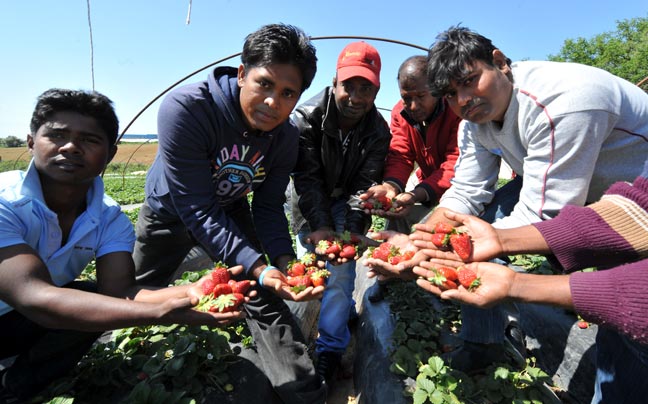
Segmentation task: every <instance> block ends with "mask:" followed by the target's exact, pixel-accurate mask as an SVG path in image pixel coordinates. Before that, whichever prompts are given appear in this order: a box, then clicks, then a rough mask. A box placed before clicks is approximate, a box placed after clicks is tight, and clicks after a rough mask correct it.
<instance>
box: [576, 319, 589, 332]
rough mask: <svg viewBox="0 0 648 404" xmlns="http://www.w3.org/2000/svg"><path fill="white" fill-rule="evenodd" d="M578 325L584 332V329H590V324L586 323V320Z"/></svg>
mask: <svg viewBox="0 0 648 404" xmlns="http://www.w3.org/2000/svg"><path fill="white" fill-rule="evenodd" d="M576 325H577V326H578V328H580V329H581V330H584V329H586V328H589V323H588V322H587V321H584V320H581V321H579V322H578V323H576Z"/></svg>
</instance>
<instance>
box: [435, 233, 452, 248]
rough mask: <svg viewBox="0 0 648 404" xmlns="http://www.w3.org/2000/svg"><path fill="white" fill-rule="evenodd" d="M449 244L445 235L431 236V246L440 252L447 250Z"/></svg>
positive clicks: (448, 239)
mask: <svg viewBox="0 0 648 404" xmlns="http://www.w3.org/2000/svg"><path fill="white" fill-rule="evenodd" d="M449 242H450V236H449V235H448V234H446V233H434V234H432V244H434V245H435V246H436V247H437V248H438V249H440V250H445V249H447V248H448V243H449Z"/></svg>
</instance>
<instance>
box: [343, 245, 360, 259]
mask: <svg viewBox="0 0 648 404" xmlns="http://www.w3.org/2000/svg"><path fill="white" fill-rule="evenodd" d="M339 256H340V258H348V259H352V258H355V256H356V248H355V246H354V245H353V244H345V245H344V246H343V247H342V250H341V251H340V254H339Z"/></svg>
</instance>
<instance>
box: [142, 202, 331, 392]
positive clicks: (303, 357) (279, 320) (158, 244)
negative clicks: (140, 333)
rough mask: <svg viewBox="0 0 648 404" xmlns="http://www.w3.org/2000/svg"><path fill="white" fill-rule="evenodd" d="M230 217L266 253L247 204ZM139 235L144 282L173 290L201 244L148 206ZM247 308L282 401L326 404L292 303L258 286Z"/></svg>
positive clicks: (261, 356)
mask: <svg viewBox="0 0 648 404" xmlns="http://www.w3.org/2000/svg"><path fill="white" fill-rule="evenodd" d="M228 214H229V216H230V218H232V219H233V220H234V221H235V222H236V224H237V225H238V227H239V229H240V230H241V231H242V232H243V233H244V234H245V235H246V237H247V238H248V240H250V241H251V242H252V243H253V244H254V245H256V246H257V248H259V250H260V251H261V249H260V243H259V242H258V239H257V237H256V232H255V230H254V225H253V223H252V217H251V213H250V208H249V206H248V205H247V203H242V204H240V205H239V206H238V207H236V208H235V209H232V210H230V211H228ZM135 230H136V233H137V242H136V243H135V250H134V252H133V258H134V260H135V268H136V276H137V279H138V283H140V284H143V285H144V284H146V285H167V284H168V283H169V282H170V281H172V279H171V277H172V276H173V274H174V273H175V271H176V269H177V268H178V266H179V265H180V264H181V263H182V260H183V259H184V257H185V256H186V255H187V253H188V252H189V251H190V250H191V248H193V247H194V246H196V241H195V240H194V239H193V238H192V237H191V236H190V235H189V234H188V232H187V229H186V227H185V226H184V225H183V224H182V222H180V221H179V220H169V219H168V218H163V217H160V216H159V215H156V214H155V213H154V212H153V211H152V210H151V209H150V208H149V207H148V205H146V203H145V204H144V205H142V207H141V209H140V213H139V218H138V220H137V225H136V226H135ZM211 258H212V259H213V260H218V259H219V257H211ZM244 276H245V275H242V276H241V277H244ZM243 307H244V309H245V312H246V314H247V317H246V321H247V323H248V327H249V329H250V332H251V334H252V337H253V339H254V344H255V346H256V350H257V353H258V357H259V363H258V366H259V368H260V369H261V370H262V371H263V372H264V374H265V375H266V376H267V377H268V379H269V380H270V383H271V384H272V386H273V387H274V389H275V391H276V392H277V394H278V395H279V396H280V397H281V399H282V400H283V401H284V402H285V403H295V404H297V403H300V404H301V403H323V402H324V401H325V399H326V388H325V386H324V385H323V384H322V382H321V379H320V377H319V376H318V375H317V374H316V373H315V369H314V367H313V363H312V361H311V359H310V357H309V356H308V351H307V349H306V345H305V340H304V337H303V335H302V333H301V331H300V329H299V326H298V325H297V323H296V322H295V320H294V318H293V316H292V314H291V312H290V310H289V308H288V306H287V305H286V303H285V302H284V301H283V300H282V299H281V298H279V297H278V296H277V295H275V294H274V293H272V292H270V291H268V290H266V289H264V288H262V287H259V286H258V285H257V296H256V297H255V298H253V299H252V300H251V301H250V302H249V303H248V304H246V305H244V306H243Z"/></svg>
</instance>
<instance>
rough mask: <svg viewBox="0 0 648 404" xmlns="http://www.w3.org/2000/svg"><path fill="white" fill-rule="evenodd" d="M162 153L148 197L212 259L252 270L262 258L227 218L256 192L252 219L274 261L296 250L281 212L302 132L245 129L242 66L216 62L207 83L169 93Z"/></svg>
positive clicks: (162, 118)
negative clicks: (230, 209) (239, 71)
mask: <svg viewBox="0 0 648 404" xmlns="http://www.w3.org/2000/svg"><path fill="white" fill-rule="evenodd" d="M158 140H159V147H158V153H157V156H156V158H155V161H154V162H153V165H152V166H151V169H150V170H149V172H148V174H147V178H146V188H145V190H146V202H147V204H148V205H149V206H150V207H151V209H152V210H153V211H154V212H156V213H157V214H158V215H160V219H161V220H163V221H173V220H180V221H182V223H184V225H185V226H186V227H187V230H188V231H189V233H190V234H191V235H192V236H193V237H194V238H195V239H196V240H197V241H198V242H199V243H200V245H201V246H202V247H203V248H204V249H205V250H206V251H207V253H208V254H209V255H210V256H211V257H212V259H214V260H222V261H223V262H225V263H226V264H227V265H229V266H234V265H239V264H240V265H243V267H244V268H245V270H246V271H250V269H251V267H252V265H253V264H254V262H255V261H256V260H257V259H264V258H263V252H261V251H257V250H256V249H255V248H254V247H253V245H252V244H251V243H250V242H249V241H248V240H247V239H246V238H245V236H244V235H243V233H242V232H241V231H240V230H239V228H238V227H237V225H236V223H234V221H232V220H231V219H230V218H229V217H228V215H227V210H228V207H232V206H234V205H238V204H240V203H241V202H242V201H241V199H243V198H247V194H248V193H250V192H253V201H252V217H253V220H254V226H255V228H256V232H257V236H258V238H259V241H260V242H261V244H262V245H263V248H264V250H265V253H267V254H268V256H269V258H270V260H271V261H274V260H275V259H276V258H277V257H278V256H280V255H285V254H288V255H293V256H294V251H293V248H292V240H291V238H290V233H289V232H288V221H287V219H286V215H285V213H284V210H283V204H284V201H285V190H286V187H287V185H288V181H289V175H290V172H291V171H292V169H293V167H294V165H295V162H296V160H297V151H298V148H297V145H298V140H299V133H298V130H297V128H296V127H295V126H294V125H293V124H292V123H291V122H290V120H286V122H284V123H283V124H282V125H280V126H278V127H277V128H275V129H273V130H272V131H270V132H263V133H256V134H253V133H251V132H248V130H247V128H246V126H245V124H244V121H243V118H242V112H241V106H240V102H239V87H238V84H237V70H236V69H235V68H233V67H218V68H216V69H214V70H213V72H212V73H211V74H210V75H209V77H208V79H207V81H203V82H199V83H193V84H189V85H186V86H183V87H179V88H177V89H175V90H173V91H172V92H171V93H169V94H168V95H167V96H166V97H165V98H164V100H163V101H162V104H161V105H160V110H159V112H158Z"/></svg>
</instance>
